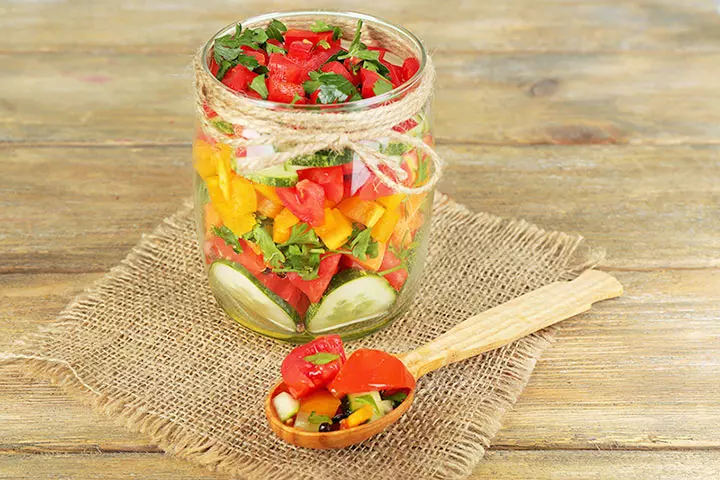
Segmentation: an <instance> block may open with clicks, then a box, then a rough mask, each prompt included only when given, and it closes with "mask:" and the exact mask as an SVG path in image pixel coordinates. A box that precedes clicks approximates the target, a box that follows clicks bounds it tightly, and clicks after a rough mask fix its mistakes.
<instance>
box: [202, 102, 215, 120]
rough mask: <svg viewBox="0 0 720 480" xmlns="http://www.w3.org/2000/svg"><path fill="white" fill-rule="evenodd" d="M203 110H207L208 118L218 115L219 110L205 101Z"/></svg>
mask: <svg viewBox="0 0 720 480" xmlns="http://www.w3.org/2000/svg"><path fill="white" fill-rule="evenodd" d="M203 110H204V111H205V115H207V117H208V118H215V117H217V116H218V114H217V112H216V111H215V110H213V109H212V108H210V106H209V105H208V104H207V103H203Z"/></svg>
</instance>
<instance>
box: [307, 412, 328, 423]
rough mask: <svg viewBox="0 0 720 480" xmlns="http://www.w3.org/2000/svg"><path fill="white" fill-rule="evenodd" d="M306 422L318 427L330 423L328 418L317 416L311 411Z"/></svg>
mask: <svg viewBox="0 0 720 480" xmlns="http://www.w3.org/2000/svg"><path fill="white" fill-rule="evenodd" d="M308 422H310V423H312V424H313V425H320V424H321V423H330V417H328V416H327V415H318V414H316V413H315V411H314V410H313V411H312V412H310V416H309V417H308Z"/></svg>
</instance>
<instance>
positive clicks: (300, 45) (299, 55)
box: [287, 41, 313, 65]
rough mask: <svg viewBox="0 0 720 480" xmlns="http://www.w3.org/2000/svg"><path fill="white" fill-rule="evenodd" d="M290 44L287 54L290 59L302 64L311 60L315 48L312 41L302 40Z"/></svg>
mask: <svg viewBox="0 0 720 480" xmlns="http://www.w3.org/2000/svg"><path fill="white" fill-rule="evenodd" d="M289 45H290V46H289V47H288V54H287V56H288V58H289V59H290V60H292V61H293V62H295V63H297V64H298V65H302V64H303V63H305V62H307V61H308V60H310V55H311V54H312V49H313V44H312V43H311V42H305V41H300V42H293V43H290V44H289Z"/></svg>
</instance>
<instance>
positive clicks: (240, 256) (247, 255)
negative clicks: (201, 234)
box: [205, 237, 265, 275]
mask: <svg viewBox="0 0 720 480" xmlns="http://www.w3.org/2000/svg"><path fill="white" fill-rule="evenodd" d="M240 247H242V253H237V252H235V250H233V248H232V247H231V246H230V245H228V244H227V243H225V240H223V239H222V238H220V237H213V238H212V239H211V240H208V241H207V242H206V243H205V256H206V260H207V262H208V263H212V262H214V261H215V260H219V259H221V258H224V259H226V260H230V261H231V262H235V263H239V264H240V265H242V266H243V267H245V268H247V269H248V271H249V272H250V273H252V274H253V275H257V274H259V273H260V272H262V271H263V270H265V262H264V261H263V257H262V255H258V254H257V253H255V251H254V250H253V249H252V245H251V244H250V243H249V242H248V241H246V240H243V239H240Z"/></svg>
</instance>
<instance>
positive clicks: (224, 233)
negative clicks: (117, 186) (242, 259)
mask: <svg viewBox="0 0 720 480" xmlns="http://www.w3.org/2000/svg"><path fill="white" fill-rule="evenodd" d="M212 232H213V233H214V234H215V235H217V236H218V237H220V238H222V239H223V241H224V242H225V243H227V244H228V245H230V246H231V247H232V248H233V250H235V252H236V253H242V251H243V249H242V246H241V245H240V239H238V237H237V235H235V234H234V233H233V231H232V230H230V229H229V228H228V227H226V226H225V225H221V226H219V227H213V228H212Z"/></svg>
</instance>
